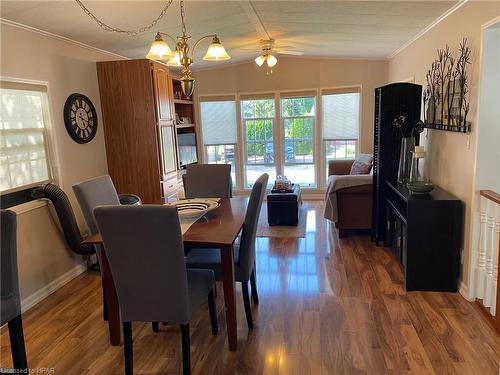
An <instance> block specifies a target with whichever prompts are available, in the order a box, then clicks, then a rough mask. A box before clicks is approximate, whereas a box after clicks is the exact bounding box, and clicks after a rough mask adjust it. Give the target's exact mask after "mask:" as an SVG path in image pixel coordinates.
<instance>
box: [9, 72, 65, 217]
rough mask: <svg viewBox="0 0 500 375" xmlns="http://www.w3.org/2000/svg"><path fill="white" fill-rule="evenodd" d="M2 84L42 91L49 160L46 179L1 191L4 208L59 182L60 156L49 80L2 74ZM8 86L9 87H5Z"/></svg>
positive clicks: (47, 156)
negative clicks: (44, 185) (39, 188)
mask: <svg viewBox="0 0 500 375" xmlns="http://www.w3.org/2000/svg"><path fill="white" fill-rule="evenodd" d="M0 86H1V87H2V88H6V89H14V90H25V91H37V92H42V93H43V95H42V117H43V125H44V126H43V131H42V133H43V138H44V149H45V155H46V157H45V159H46V162H47V175H48V178H47V179H46V180H42V181H38V182H32V183H29V184H25V185H22V186H17V187H14V188H10V189H6V190H3V191H1V192H0V196H1V198H2V199H1V200H2V204H1V206H2V208H8V207H13V206H16V205H19V204H22V203H26V202H29V201H31V200H32V198H31V193H30V192H31V190H32V189H33V188H35V187H37V186H40V185H43V184H46V183H55V184H58V174H57V170H58V158H57V157H56V155H57V154H56V152H55V148H54V147H53V145H54V144H55V142H54V140H53V123H52V119H53V115H52V107H51V105H50V87H49V82H48V81H38V80H31V79H21V78H15V77H6V76H0ZM4 86H7V87H4Z"/></svg>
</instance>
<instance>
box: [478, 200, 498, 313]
mask: <svg viewBox="0 0 500 375" xmlns="http://www.w3.org/2000/svg"><path fill="white" fill-rule="evenodd" d="M476 220H478V219H477V216H476ZM478 221H479V222H477V221H476V223H477V225H478V227H479V230H478V238H477V243H476V244H475V246H474V248H475V249H474V251H476V252H477V258H476V259H477V264H476V267H475V280H476V287H475V290H476V298H478V299H480V300H481V301H482V304H483V306H484V307H486V308H487V309H488V310H489V312H490V313H491V315H493V316H495V315H496V313H497V312H496V301H497V293H498V292H499V291H498V290H497V283H498V256H499V251H500V250H499V246H500V204H498V203H496V202H495V201H493V200H490V199H488V198H486V197H484V196H482V195H481V196H480V203H479V220H478Z"/></svg>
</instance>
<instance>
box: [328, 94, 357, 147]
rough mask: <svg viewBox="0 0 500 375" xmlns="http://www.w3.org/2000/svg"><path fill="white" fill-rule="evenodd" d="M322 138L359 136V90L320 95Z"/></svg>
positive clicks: (354, 137) (353, 137)
mask: <svg viewBox="0 0 500 375" xmlns="http://www.w3.org/2000/svg"><path fill="white" fill-rule="evenodd" d="M321 98H322V111H323V139H324V140H335V139H358V138H359V101H360V93H359V92H350V93H336V94H329V95H322V97H321Z"/></svg>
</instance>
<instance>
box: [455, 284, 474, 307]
mask: <svg viewBox="0 0 500 375" xmlns="http://www.w3.org/2000/svg"><path fill="white" fill-rule="evenodd" d="M458 292H459V293H460V295H461V296H462V297H464V298H465V299H466V300H467V301H469V302H474V300H475V299H474V297H472V295H471V294H470V291H469V287H468V286H467V285H466V284H464V282H463V281H462V280H460V282H459V284H458Z"/></svg>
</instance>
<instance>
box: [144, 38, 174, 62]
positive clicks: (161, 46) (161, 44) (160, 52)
mask: <svg viewBox="0 0 500 375" xmlns="http://www.w3.org/2000/svg"><path fill="white" fill-rule="evenodd" d="M172 55H173V54H172V50H171V49H170V47H169V46H168V44H167V42H165V41H164V40H163V38H162V37H161V35H160V33H157V34H156V37H155V40H154V42H153V43H152V44H151V47H150V48H149V52H148V54H147V55H146V58H148V59H150V60H168V59H170V58H171V57H172Z"/></svg>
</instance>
